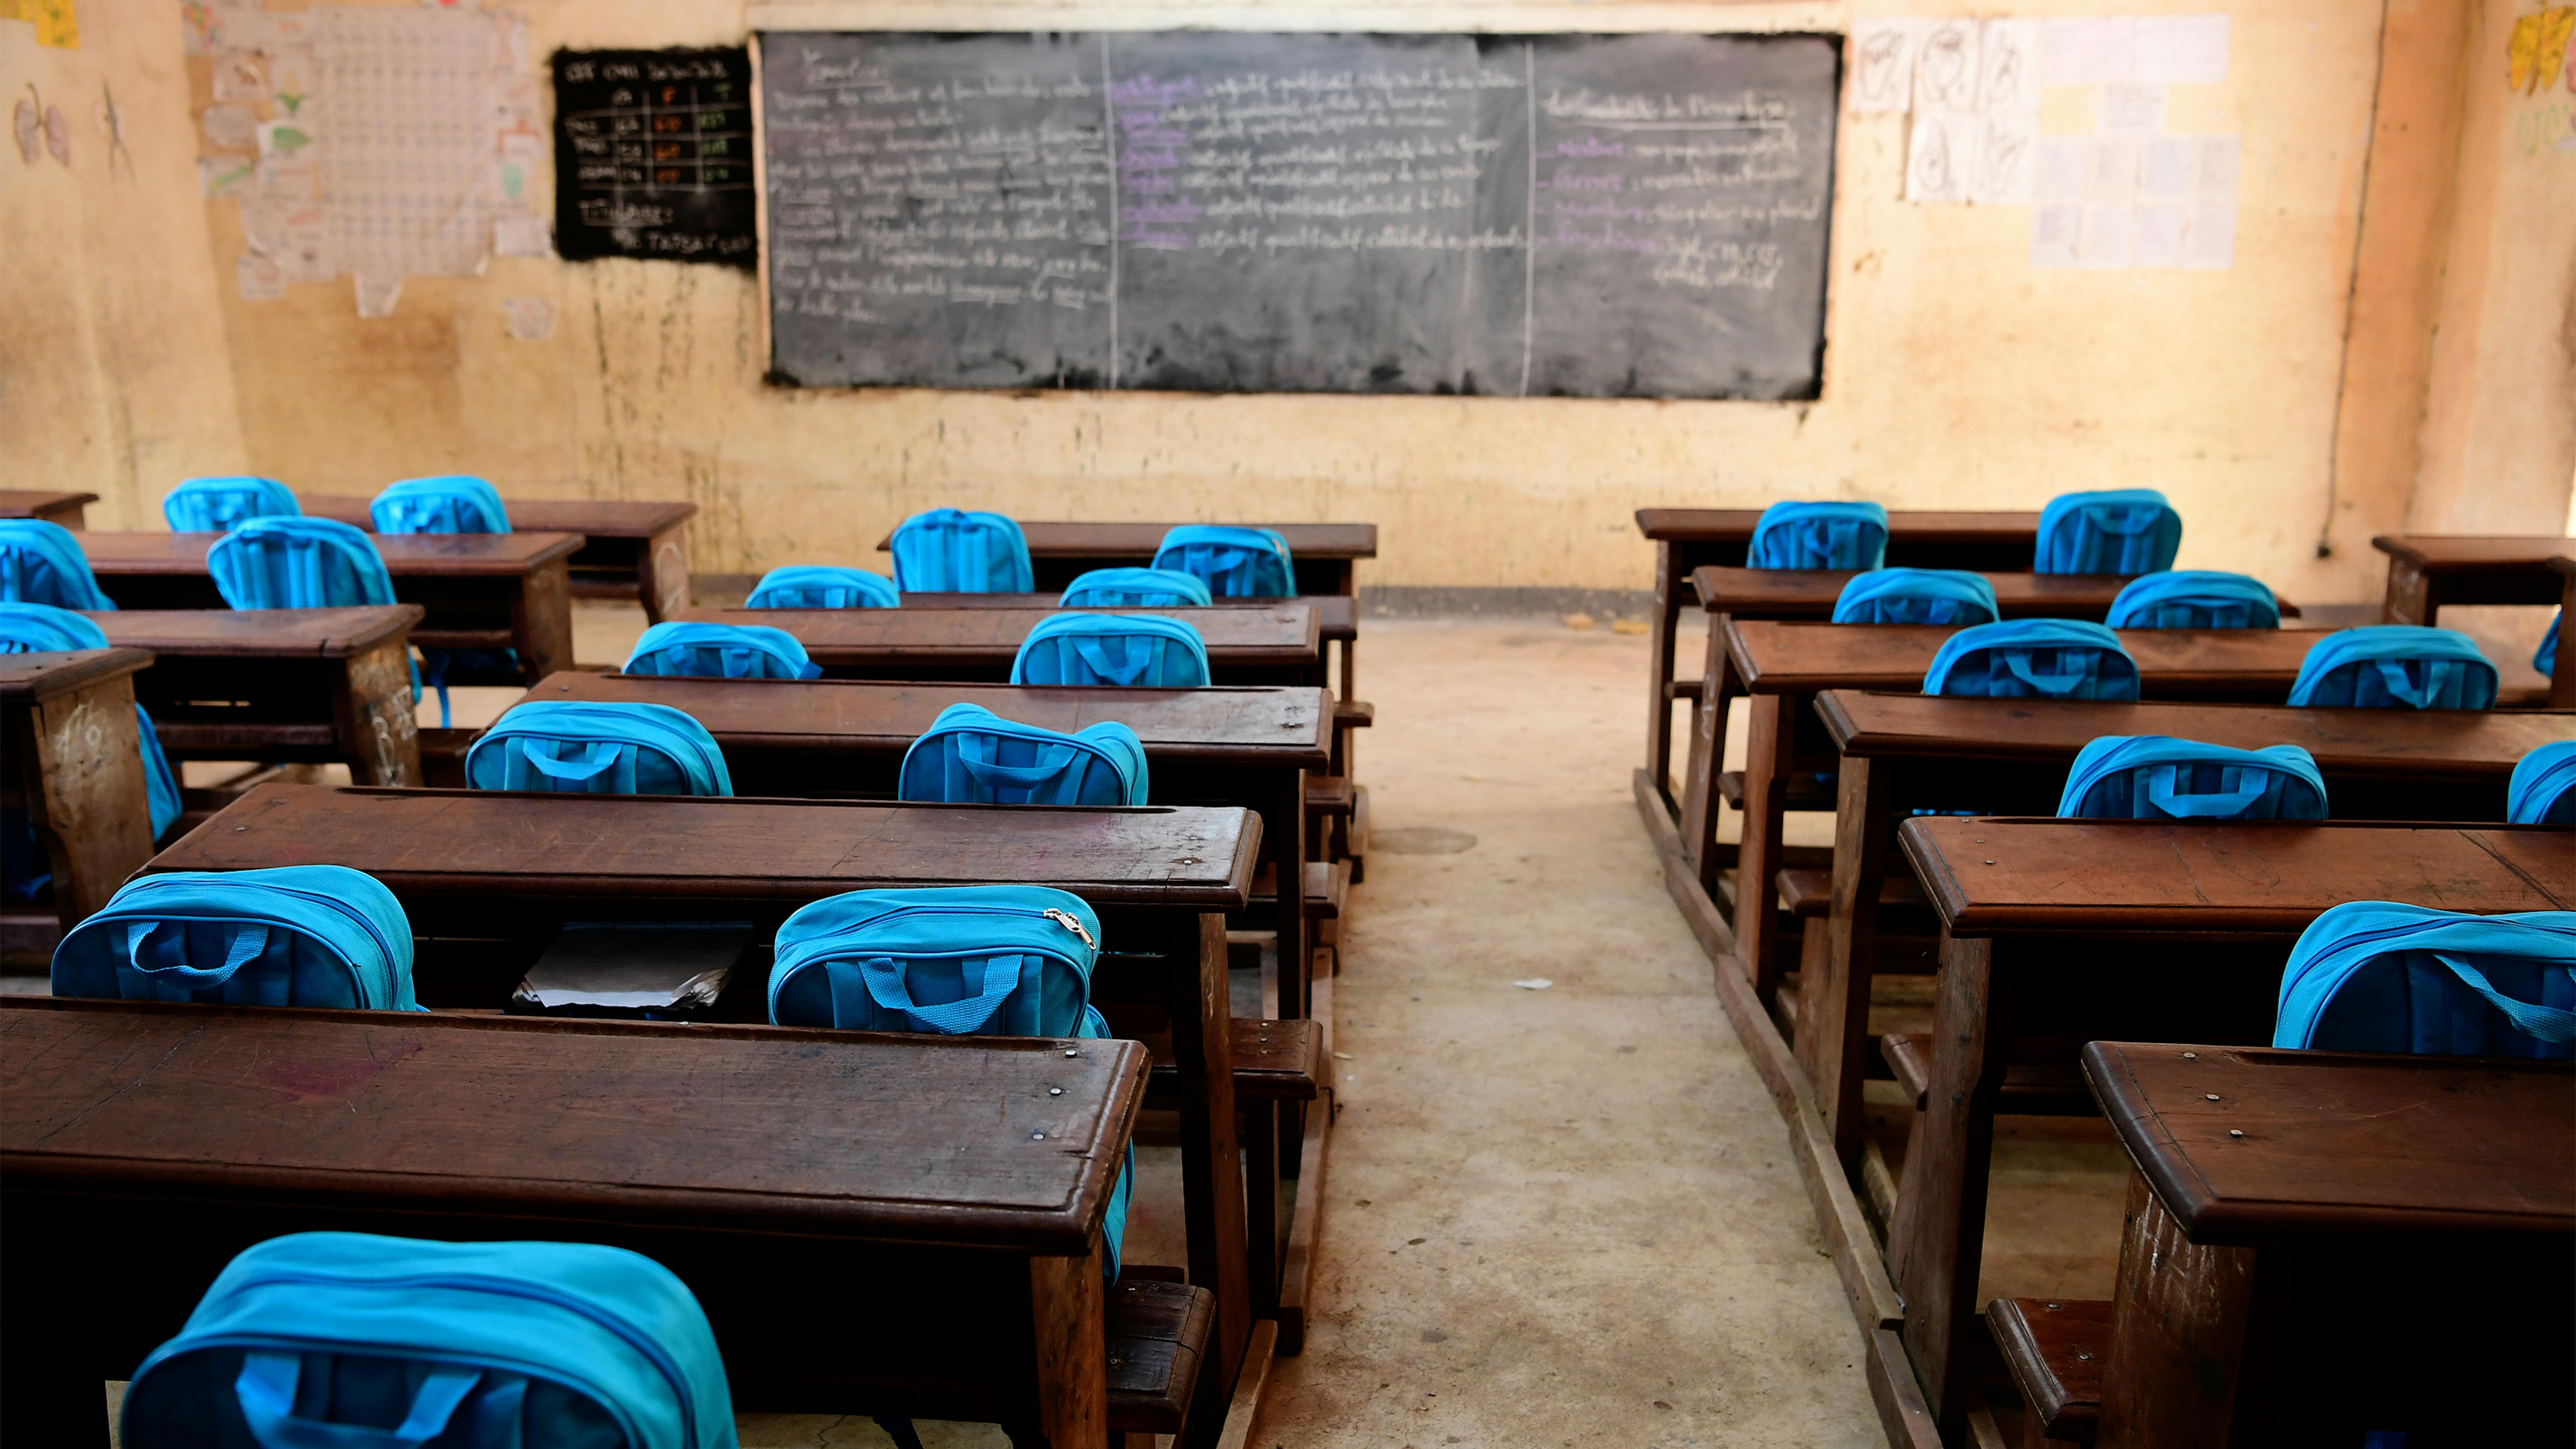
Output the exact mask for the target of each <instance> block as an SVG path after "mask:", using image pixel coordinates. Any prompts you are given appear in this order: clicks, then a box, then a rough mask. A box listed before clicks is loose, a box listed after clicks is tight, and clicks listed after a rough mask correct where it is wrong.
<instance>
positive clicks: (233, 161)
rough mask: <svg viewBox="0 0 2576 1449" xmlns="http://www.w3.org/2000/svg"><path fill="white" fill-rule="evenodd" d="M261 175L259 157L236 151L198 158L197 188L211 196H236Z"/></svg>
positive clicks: (247, 188)
mask: <svg viewBox="0 0 2576 1449" xmlns="http://www.w3.org/2000/svg"><path fill="white" fill-rule="evenodd" d="M258 176H259V159H258V158H257V157H255V156H249V155H245V154H240V153H235V152H219V153H217V154H215V155H212V156H200V157H198V158H197V189H198V190H199V191H202V192H204V193H205V194H206V195H207V196H208V197H209V198H217V197H236V196H239V195H241V194H242V193H243V192H244V191H247V190H249V189H250V187H251V184H252V183H253V182H254V181H255V180H256V179H257V178H258Z"/></svg>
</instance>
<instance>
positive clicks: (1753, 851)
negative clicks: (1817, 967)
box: [1731, 694, 1804, 1002]
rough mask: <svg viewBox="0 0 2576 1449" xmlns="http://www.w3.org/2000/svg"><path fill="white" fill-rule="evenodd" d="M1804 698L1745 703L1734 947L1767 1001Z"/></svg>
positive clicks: (1773, 983) (1774, 984)
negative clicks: (1795, 725)
mask: <svg viewBox="0 0 2576 1449" xmlns="http://www.w3.org/2000/svg"><path fill="white" fill-rule="evenodd" d="M1803 703H1804V701H1803V699H1802V698H1801V697H1800V696H1796V695H1781V694H1757V695H1754V696H1753V697H1752V699H1751V700H1750V701H1749V703H1748V704H1747V707H1746V712H1747V715H1748V719H1747V723H1748V724H1749V725H1750V729H1749V730H1747V732H1746V733H1747V734H1748V736H1749V739H1748V741H1747V747H1746V749H1745V752H1744V841H1743V844H1741V845H1739V846H1737V847H1736V851H1735V919H1734V920H1733V922H1732V923H1731V924H1733V926H1734V927H1735V949H1736V951H1737V953H1738V954H1740V955H1742V956H1743V957H1744V965H1745V970H1746V972H1747V974H1748V975H1750V976H1751V977H1752V978H1753V989H1754V990H1755V991H1756V992H1757V993H1758V994H1759V995H1760V996H1761V998H1762V999H1763V1000H1764V1001H1765V1002H1768V1001H1769V1000H1770V999H1771V994H1772V993H1773V992H1774V991H1777V990H1778V989H1779V986H1780V965H1779V962H1778V961H1777V960H1776V959H1775V957H1776V956H1777V955H1778V946H1779V941H1778V939H1777V938H1778V936H1779V934H1780V932H1779V921H1778V916H1777V913H1776V912H1775V911H1774V909H1773V906H1772V900H1773V898H1774V897H1775V896H1776V895H1777V893H1778V887H1777V886H1776V885H1775V884H1774V883H1773V877H1775V876H1777V875H1778V874H1779V873H1780V862H1781V860H1782V859H1783V858H1784V856H1785V854H1786V850H1785V848H1784V847H1783V846H1782V845H1781V843H1780V832H1781V831H1782V830H1783V829H1784V828H1786V826H1787V824H1788V818H1787V817H1788V794H1789V767H1790V759H1791V750H1790V745H1791V742H1792V736H1793V733H1794V732H1793V731H1792V730H1791V728H1790V723H1791V722H1790V719H1789V710H1790V708H1791V707H1792V706H1793V705H1799V704H1803Z"/></svg>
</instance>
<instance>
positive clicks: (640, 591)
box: [635, 519, 689, 624]
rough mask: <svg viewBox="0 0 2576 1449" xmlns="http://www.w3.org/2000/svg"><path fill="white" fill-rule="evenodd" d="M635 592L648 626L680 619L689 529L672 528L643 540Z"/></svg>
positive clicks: (686, 579) (686, 594)
mask: <svg viewBox="0 0 2576 1449" xmlns="http://www.w3.org/2000/svg"><path fill="white" fill-rule="evenodd" d="M635 592H636V595H637V602H639V603H641V604H642V605H643V606H644V618H645V620H646V622H648V623H654V624H659V623H661V622H663V621H664V620H666V619H676V618H678V617H680V613H681V611H682V610H684V609H686V608H688V607H689V525H688V522H687V520H685V519H683V520H682V521H680V522H678V523H675V524H672V525H671V526H670V527H669V528H666V529H663V530H662V531H661V532H660V533H657V534H655V535H653V536H652V537H651V538H648V539H646V540H644V547H643V549H642V550H641V551H640V552H639V553H638V554H637V555H636V559H635Z"/></svg>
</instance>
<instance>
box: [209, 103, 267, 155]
mask: <svg viewBox="0 0 2576 1449" xmlns="http://www.w3.org/2000/svg"><path fill="white" fill-rule="evenodd" d="M197 129H199V130H201V131H203V132H205V134H206V144H207V145H209V146H212V147H214V148H216V149H217V150H219V151H256V150H258V149H259V113H258V112H257V111H254V110H252V109H251V108H250V107H248V106H208V107H206V113H205V114H204V115H202V116H199V117H198V118H197Z"/></svg>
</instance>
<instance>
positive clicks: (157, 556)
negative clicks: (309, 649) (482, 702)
mask: <svg viewBox="0 0 2576 1449" xmlns="http://www.w3.org/2000/svg"><path fill="white" fill-rule="evenodd" d="M221 537H223V535H222V534H220V533H84V534H82V535H81V536H80V538H81V550H82V552H84V553H86V554H88V555H89V566H90V569H91V571H92V572H94V573H96V574H97V575H98V580H99V586H100V587H101V588H103V589H105V590H106V591H107V595H108V597H110V598H112V599H114V600H116V603H117V607H118V608H120V609H220V608H222V607H224V601H223V595H221V594H220V593H218V592H216V590H215V580H214V576H213V575H212V574H209V573H208V572H207V571H206V550H208V549H210V548H212V547H214V544H215V540H217V539H219V538H221ZM374 542H375V545H376V551H377V552H378V553H380V554H382V555H384V560H385V570H386V572H388V573H390V574H391V575H393V581H394V597H395V599H396V600H398V601H399V602H402V603H406V604H418V605H420V606H421V607H422V608H423V609H424V610H426V611H427V613H428V617H427V618H426V619H424V620H423V621H422V623H423V627H420V628H416V629H414V630H412V631H411V642H412V643H414V644H416V645H418V646H420V647H421V648H424V649H516V650H518V651H519V668H518V669H517V670H516V671H513V672H510V673H507V674H500V673H495V674H490V675H483V674H476V675H472V676H468V675H466V674H465V673H464V672H463V671H461V670H459V671H451V672H450V673H449V675H448V682H449V683H450V684H519V685H526V684H533V683H535V682H536V681H538V680H540V679H543V678H545V677H546V676H547V675H549V674H552V673H554V672H555V671H556V670H558V669H570V668H571V667H572V595H571V593H570V588H571V585H570V583H569V575H568V574H567V573H566V571H565V561H566V560H567V559H569V558H570V557H571V556H572V554H573V552H574V550H576V549H578V548H580V547H581V539H580V537H579V536H578V535H574V534H569V533H395V534H380V535H378V536H376V538H375V540H374Z"/></svg>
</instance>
